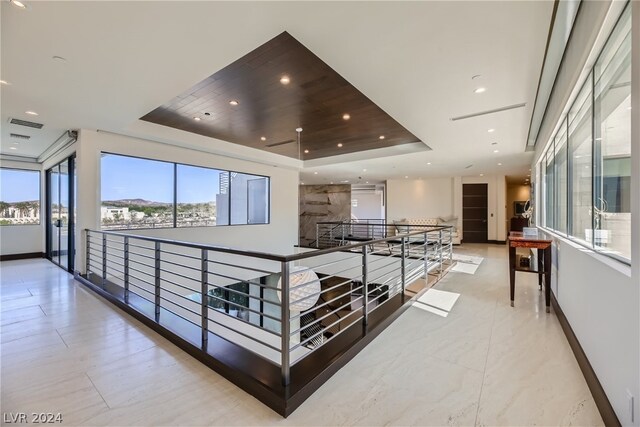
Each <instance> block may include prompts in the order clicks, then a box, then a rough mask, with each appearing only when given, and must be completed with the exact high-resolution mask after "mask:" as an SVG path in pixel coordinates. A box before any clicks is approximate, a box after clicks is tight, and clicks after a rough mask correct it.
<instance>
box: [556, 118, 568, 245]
mask: <svg viewBox="0 0 640 427" xmlns="http://www.w3.org/2000/svg"><path fill="white" fill-rule="evenodd" d="M554 182H555V194H556V205H555V206H556V212H555V225H556V226H555V229H556V230H558V231H559V232H561V233H566V232H567V122H566V119H565V121H563V122H562V125H561V126H560V129H559V130H558V135H557V136H556V140H555V181H554Z"/></svg>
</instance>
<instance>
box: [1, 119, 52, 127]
mask: <svg viewBox="0 0 640 427" xmlns="http://www.w3.org/2000/svg"><path fill="white" fill-rule="evenodd" d="M9 123H11V124H12V125H20V126H26V127H28V128H34V129H42V126H44V125H43V124H42V123H36V122H30V121H28V120H20V119H11V118H10V119H9Z"/></svg>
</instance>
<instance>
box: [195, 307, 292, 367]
mask: <svg viewBox="0 0 640 427" xmlns="http://www.w3.org/2000/svg"><path fill="white" fill-rule="evenodd" d="M223 314H226V313H223ZM229 317H232V318H234V319H238V320H240V321H241V322H244V323H247V322H245V321H244V320H242V319H240V318H238V317H233V316H229ZM207 320H209V321H210V322H213V323H215V324H216V325H219V326H222V327H223V328H225V329H228V330H230V331H231V332H233V333H236V334H238V335H242V336H243V337H245V338H249V339H250V340H251V341H253V342H256V343H258V344H260V345H264V346H265V347H267V348H270V349H272V350H275V351H277V352H278V353H280V347H274V346H272V345H271V344H268V343H266V342H264V341H261V340H259V339H256V338H255V337H252V336H251V335H248V334H245V333H244V332H240V331H239V330H237V329H232V328H230V327H229V326H228V325H225V324H224V323H220V322H218V321H216V320H214V319H212V318H210V317H207ZM250 325H251V326H256V325H254V324H253V323H250ZM256 327H258V326H256ZM260 329H261V330H263V331H266V332H270V333H272V334H274V335H276V336H278V337H280V335H278V334H276V333H275V332H273V331H270V330H268V329H264V328H260ZM207 330H208V331H209V332H211V333H212V334H215V332H213V331H211V330H210V329H207ZM247 350H249V349H247ZM249 351H251V350H249ZM252 353H254V354H257V355H258V356H260V357H262V358H263V359H264V356H263V355H260V354H259V353H255V352H253V351H252Z"/></svg>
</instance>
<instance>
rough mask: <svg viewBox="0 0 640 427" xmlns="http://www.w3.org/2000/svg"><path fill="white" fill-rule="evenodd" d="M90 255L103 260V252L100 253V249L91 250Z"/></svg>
mask: <svg viewBox="0 0 640 427" xmlns="http://www.w3.org/2000/svg"><path fill="white" fill-rule="evenodd" d="M89 253H90V254H91V255H95V256H98V257H100V258H102V251H99V250H98V249H95V248H89Z"/></svg>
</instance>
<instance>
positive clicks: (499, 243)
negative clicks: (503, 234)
mask: <svg viewBox="0 0 640 427" xmlns="http://www.w3.org/2000/svg"><path fill="white" fill-rule="evenodd" d="M487 243H489V244H491V245H504V244H505V243H507V241H506V240H487Z"/></svg>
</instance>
